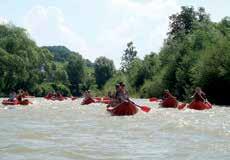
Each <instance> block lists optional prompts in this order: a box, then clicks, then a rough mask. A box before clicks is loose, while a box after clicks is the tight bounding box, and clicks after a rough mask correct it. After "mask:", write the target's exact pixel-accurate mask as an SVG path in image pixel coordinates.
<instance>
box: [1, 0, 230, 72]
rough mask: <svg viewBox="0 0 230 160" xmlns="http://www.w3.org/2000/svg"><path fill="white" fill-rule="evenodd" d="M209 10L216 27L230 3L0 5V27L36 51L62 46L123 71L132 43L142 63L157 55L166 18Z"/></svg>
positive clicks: (55, 0) (137, 0)
mask: <svg viewBox="0 0 230 160" xmlns="http://www.w3.org/2000/svg"><path fill="white" fill-rule="evenodd" d="M183 5H186V6H194V7H195V8H198V7H200V6H202V7H205V9H206V12H207V13H209V14H210V16H211V19H212V20H213V21H216V22H218V21H220V20H221V19H222V18H223V17H225V16H230V10H229V6H230V1H229V0H68V1H67V0H0V23H9V22H10V23H13V24H15V25H16V26H20V27H23V28H25V29H26V30H27V32H28V33H29V36H30V38H31V39H33V40H35V41H36V43H37V45H38V46H47V45H64V46H66V47H68V48H69V49H71V50H73V51H75V52H79V53H80V54H81V55H82V56H83V57H84V58H87V59H90V60H91V61H94V60H95V59H96V58H97V57H99V56H106V57H108V58H110V59H113V60H114V63H115V65H116V67H117V68H118V67H119V66H120V60H121V56H122V54H123V51H124V49H125V48H126V44H127V43H128V42H130V41H133V42H134V45H135V47H136V49H137V51H138V56H139V57H140V58H143V57H144V56H145V55H146V54H149V53H150V52H156V53H157V52H159V50H160V48H161V47H162V45H163V40H164V39H165V38H166V33H167V32H168V25H169V20H168V17H169V16H170V15H172V14H174V13H177V12H179V11H180V7H181V6H183Z"/></svg>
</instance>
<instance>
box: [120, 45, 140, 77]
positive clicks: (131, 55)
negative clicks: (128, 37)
mask: <svg viewBox="0 0 230 160" xmlns="http://www.w3.org/2000/svg"><path fill="white" fill-rule="evenodd" d="M136 56H137V51H136V48H135V46H134V45H133V42H129V43H128V44H127V48H126V49H125V50H124V54H123V56H122V57H121V70H122V71H123V72H126V71H127V70H128V68H129V66H130V64H131V62H132V61H133V60H134V59H135V58H136Z"/></svg>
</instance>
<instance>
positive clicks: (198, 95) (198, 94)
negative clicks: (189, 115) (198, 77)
mask: <svg viewBox="0 0 230 160" xmlns="http://www.w3.org/2000/svg"><path fill="white" fill-rule="evenodd" d="M168 98H174V99H175V98H176V97H174V96H173V95H172V94H171V93H170V92H169V90H168V89H166V90H165V91H164V95H163V100H164V99H168ZM191 98H193V99H194V100H195V101H199V102H207V97H206V94H205V93H204V92H203V91H202V90H201V88H200V87H196V89H195V92H194V94H193V95H192V96H191Z"/></svg>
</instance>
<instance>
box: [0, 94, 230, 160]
mask: <svg viewBox="0 0 230 160" xmlns="http://www.w3.org/2000/svg"><path fill="white" fill-rule="evenodd" d="M1 100H2V99H1ZM80 101H81V100H77V101H71V100H67V101H63V102H53V101H47V100H44V99H39V98H37V99H33V105H30V106H19V107H14V106H2V105H0V122H1V125H0V155H1V156H0V159H1V160H11V159H12V160H24V159H33V160H44V159H45V160H47V159H50V160H51V159H52V160H53V159H55V160H71V159H80V160H83V159H106V160H107V159H111V160H112V159H137V160H139V159H145V160H146V159H150V160H152V159H175V160H178V159H179V160H180V159H181V160H184V159H200V160H204V159H207V160H210V159H229V156H230V143H229V141H230V116H229V114H230V108H226V107H214V109H212V110H209V111H194V110H184V111H178V110H176V109H163V108H158V105H157V104H153V103H150V102H148V101H147V100H136V102H137V103H138V104H145V105H148V106H150V107H151V108H152V110H151V112H149V113H143V112H139V113H138V114H137V115H135V116H129V117H128V116H127V117H116V116H110V115H109V114H108V113H107V112H106V111H105V105H104V104H92V105H88V106H81V105H80Z"/></svg>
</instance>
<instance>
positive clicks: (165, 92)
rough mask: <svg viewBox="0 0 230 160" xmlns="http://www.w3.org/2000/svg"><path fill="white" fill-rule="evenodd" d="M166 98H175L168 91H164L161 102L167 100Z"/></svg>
mask: <svg viewBox="0 0 230 160" xmlns="http://www.w3.org/2000/svg"><path fill="white" fill-rule="evenodd" d="M168 98H176V97H174V96H173V95H172V94H171V93H170V92H169V90H168V89H165V90H164V94H163V100H164V99H168Z"/></svg>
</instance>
